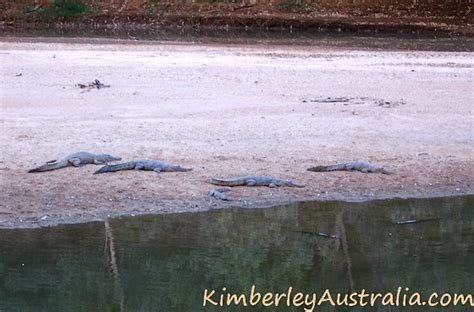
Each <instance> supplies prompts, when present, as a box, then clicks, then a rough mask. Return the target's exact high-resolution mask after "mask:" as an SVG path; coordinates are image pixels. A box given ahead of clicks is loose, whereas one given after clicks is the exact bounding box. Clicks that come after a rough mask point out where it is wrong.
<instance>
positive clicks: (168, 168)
mask: <svg viewBox="0 0 474 312" xmlns="http://www.w3.org/2000/svg"><path fill="white" fill-rule="evenodd" d="M132 169H135V170H147V171H155V172H156V173H160V172H175V171H176V172H185V171H191V170H193V169H192V168H183V167H181V166H179V165H174V164H168V163H165V162H161V161H157V160H132V161H127V162H124V163H121V164H116V165H106V166H104V167H102V168H100V169H99V170H97V171H96V172H94V174H99V173H106V172H116V171H120V170H132Z"/></svg>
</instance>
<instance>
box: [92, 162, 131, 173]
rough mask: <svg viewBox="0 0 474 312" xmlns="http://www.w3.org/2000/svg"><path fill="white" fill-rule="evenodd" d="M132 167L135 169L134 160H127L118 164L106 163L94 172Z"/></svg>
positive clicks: (115, 170)
mask: <svg viewBox="0 0 474 312" xmlns="http://www.w3.org/2000/svg"><path fill="white" fill-rule="evenodd" d="M130 169H135V163H134V162H126V163H122V164H116V165H105V166H103V167H102V168H100V169H99V170H97V171H96V172H94V174H99V173H107V172H117V171H120V170H130Z"/></svg>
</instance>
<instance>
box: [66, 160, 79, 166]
mask: <svg viewBox="0 0 474 312" xmlns="http://www.w3.org/2000/svg"><path fill="white" fill-rule="evenodd" d="M68 162H69V163H70V164H71V165H73V166H74V167H79V166H80V165H81V160H80V159H79V158H71V159H69V160H68Z"/></svg>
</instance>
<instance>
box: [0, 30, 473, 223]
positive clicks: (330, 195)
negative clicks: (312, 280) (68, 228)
mask: <svg viewBox="0 0 474 312" xmlns="http://www.w3.org/2000/svg"><path fill="white" fill-rule="evenodd" d="M58 40H59V41H61V40H60V39H58ZM20 41H21V40H16V41H15V40H14V39H12V38H9V39H8V40H2V41H0V60H1V62H2V64H4V66H2V68H1V69H0V74H1V77H0V82H1V85H2V86H3V87H2V90H1V91H2V92H1V94H0V96H1V99H0V102H1V103H2V105H1V110H2V118H1V121H2V122H1V125H0V127H1V131H0V135H1V142H2V143H1V144H2V146H1V155H0V156H1V159H0V174H1V181H0V182H1V195H0V228H30V227H41V226H52V225H56V224H60V223H79V222H88V221H96V220H104V219H106V218H108V217H114V216H122V215H141V214H158V213H178V212H195V211H204V210H209V209H217V208H229V207H243V208H258V207H266V206H274V205H279V204H285V203H291V202H297V201H308V200H345V201H365V200H372V199H388V198H421V197H445V196H460V195H472V194H473V193H474V192H473V188H472V185H473V183H474V178H473V177H474V170H473V167H474V166H473V165H474V160H473V158H472V155H473V150H472V146H473V145H474V142H473V136H472V118H471V116H472V92H471V93H470V92H469V90H470V86H471V85H472V83H473V81H472V69H473V68H474V64H473V61H472V52H434V51H430V52H425V51H362V50H357V49H347V48H344V49H338V48H335V47H326V48H325V47H321V46H317V47H316V46H275V45H268V44H267V45H265V46H261V45H232V46H229V45H212V44H210V45H201V44H169V43H168V44H163V43H160V44H158V43H154V44H153V43H151V44H150V43H148V44H142V45H141V44H140V43H136V42H135V43H134V44H127V43H126V42H118V43H115V44H110V43H107V42H108V41H104V42H100V41H98V40H90V41H89V42H84V41H81V42H71V41H70V40H69V41H68V40H66V39H63V41H62V42H50V41H47V40H46V41H45V42H41V40H36V41H35V42H31V41H30V42H28V41H25V42H20ZM56 41H57V40H56ZM20 74H21V75H20ZM93 79H100V80H101V81H102V82H104V83H106V84H110V85H111V87H110V88H107V89H102V90H91V91H89V92H84V91H83V90H80V89H79V88H78V87H77V86H76V84H77V83H86V82H89V81H91V80H93ZM321 96H323V97H324V96H332V97H337V96H348V97H351V98H355V99H357V98H359V99H360V98H363V99H365V100H364V101H362V102H353V103H352V102H351V103H331V104H330V105H328V104H327V103H317V102H314V99H316V98H319V97H321ZM381 99H383V100H384V101H386V102H387V103H389V104H387V105H384V106H379V105H378V104H377V103H378V102H377V101H379V100H381ZM79 150H86V151H91V152H106V153H111V154H116V155H118V156H121V157H122V158H123V159H124V160H130V159H144V158H145V159H147V158H148V159H159V160H163V161H167V162H172V163H179V164H182V165H184V166H190V167H193V168H194V170H193V171H192V172H189V173H164V174H162V175H161V176H160V177H157V176H156V174H155V173H153V172H133V171H128V172H118V173H115V174H104V175H98V176H97V175H95V176H93V175H92V173H93V172H94V171H95V170H97V168H98V167H96V166H93V165H91V166H86V167H83V168H66V169H62V170H57V171H52V172H47V173H42V174H27V173H26V172H27V170H28V169H31V168H33V167H35V166H37V165H40V164H42V163H44V162H45V161H47V160H50V159H54V158H57V157H61V156H65V155H67V154H69V153H71V152H75V151H79ZM352 159H363V160H368V161H370V162H373V163H380V164H384V165H386V166H387V167H388V168H389V169H391V170H392V171H395V174H394V175H388V176H387V175H382V174H362V173H357V172H355V173H350V172H331V173H324V174H318V173H311V172H307V171H306V168H308V167H310V166H314V165H317V164H331V163H334V162H341V161H346V160H352ZM243 174H267V175H273V176H277V177H281V178H290V179H293V180H295V181H297V182H300V183H303V184H305V185H306V188H304V189H293V188H279V189H269V188H265V187H263V188H262V187H258V188H236V189H235V191H233V192H232V197H234V198H235V199H236V200H235V201H232V202H228V203H227V202H222V201H217V200H214V199H211V198H210V197H208V195H207V192H208V191H209V189H210V188H212V186H211V185H210V184H208V183H206V180H207V178H208V177H209V176H236V175H243Z"/></svg>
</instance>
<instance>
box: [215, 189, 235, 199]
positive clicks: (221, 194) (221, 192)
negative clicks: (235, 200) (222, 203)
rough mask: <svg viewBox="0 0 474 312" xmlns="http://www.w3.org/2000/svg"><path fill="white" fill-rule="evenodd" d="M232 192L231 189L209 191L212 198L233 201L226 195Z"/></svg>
mask: <svg viewBox="0 0 474 312" xmlns="http://www.w3.org/2000/svg"><path fill="white" fill-rule="evenodd" d="M226 192H230V189H228V188H215V189H212V190H210V191H209V196H212V197H214V198H217V199H220V200H227V201H231V200H232V199H230V198H229V197H227V196H226V195H225V194H224V193H226Z"/></svg>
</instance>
